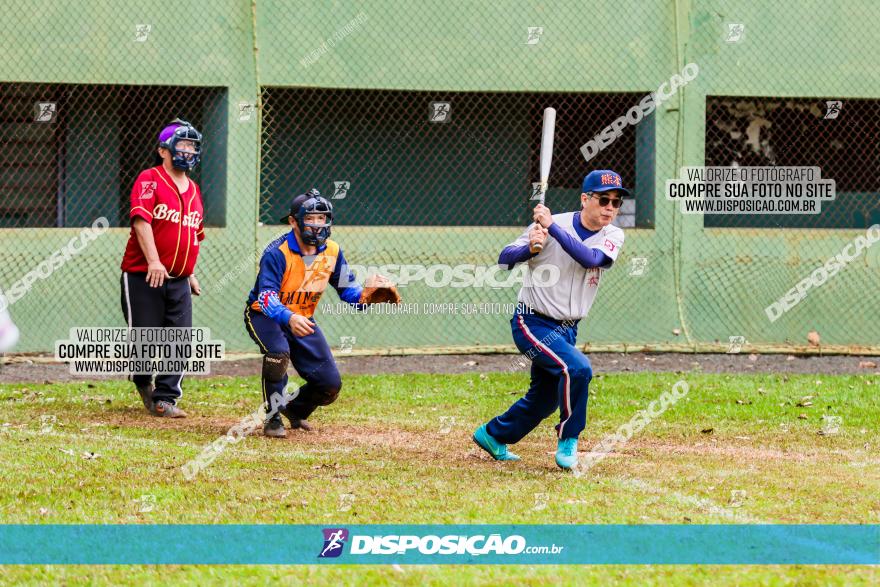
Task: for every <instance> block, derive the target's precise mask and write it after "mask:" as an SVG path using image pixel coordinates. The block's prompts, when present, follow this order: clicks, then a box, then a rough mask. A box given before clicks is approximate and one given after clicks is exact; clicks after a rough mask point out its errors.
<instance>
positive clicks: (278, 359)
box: [263, 353, 290, 381]
mask: <svg viewBox="0 0 880 587" xmlns="http://www.w3.org/2000/svg"><path fill="white" fill-rule="evenodd" d="M289 364H290V355H289V354H287V353H266V354H265V355H263V379H265V380H266V381H281V380H282V379H284V376H285V375H286V374H287V366H288V365H289Z"/></svg>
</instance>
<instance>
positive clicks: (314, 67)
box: [0, 0, 880, 351]
mask: <svg viewBox="0 0 880 587" xmlns="http://www.w3.org/2000/svg"><path fill="white" fill-rule="evenodd" d="M0 7H2V8H4V10H3V13H4V15H5V17H4V18H3V19H2V20H0V39H2V41H0V42H2V45H3V51H2V53H0V82H40V83H78V84H144V85H153V84H156V85H190V86H202V87H208V86H209V87H220V88H225V89H226V93H225V100H226V101H227V102H226V104H214V105H213V109H212V110H211V127H212V128H213V129H214V131H213V132H214V135H215V136H214V137H211V138H209V141H216V142H215V143H209V146H210V147H211V148H218V147H221V146H222V148H223V149H225V165H219V164H214V165H213V166H212V169H211V172H212V173H216V174H222V176H223V181H222V184H223V190H222V191H223V192H225V196H224V197H223V200H222V202H221V201H211V202H208V203H207V207H209V208H210V209H212V210H213V212H212V214H214V215H218V214H219V215H220V216H221V217H222V216H224V215H225V219H224V220H225V222H224V223H218V225H219V226H220V227H218V228H212V229H210V230H209V231H208V238H207V240H206V241H205V243H204V247H203V249H202V252H201V257H200V261H199V267H198V273H199V275H200V278H201V280H202V284H203V285H204V286H205V295H204V296H203V297H202V298H201V299H198V300H196V302H195V321H196V323H197V324H201V325H205V326H209V327H211V328H212V329H213V330H214V331H215V333H216V334H215V335H216V336H219V337H221V338H224V339H225V340H226V341H227V349H230V350H245V349H248V350H249V349H251V348H252V345H251V343H250V341H249V339H248V338H247V337H246V335H245V333H244V330H243V328H242V326H241V318H240V315H241V310H242V306H243V299H244V296H245V295H246V292H247V290H248V289H249V288H250V287H251V285H252V283H253V277H254V268H253V264H252V262H250V261H249V260H248V259H249V258H252V255H253V253H254V251H255V250H256V249H257V247H258V246H259V244H260V243H263V242H265V241H266V240H268V238H269V236H270V235H271V234H272V233H273V232H274V231H275V230H276V227H269V226H258V222H259V187H260V185H259V164H258V162H259V161H260V141H259V137H260V123H261V121H260V120H259V118H254V119H251V120H250V121H240V120H239V117H238V103H239V102H250V103H257V102H258V95H259V88H260V87H265V86H281V87H326V88H360V89H401V90H424V91H430V90H445V91H493V92H496V91H497V92H501V91H509V92H524V91H528V92H535V91H538V92H559V91H565V92H645V93H647V92H648V91H651V90H653V89H655V88H656V87H657V86H658V85H659V84H660V83H661V82H663V81H665V80H668V79H669V77H670V76H671V75H672V74H673V73H675V72H676V71H679V70H680V69H681V67H682V66H683V65H684V64H685V63H687V62H690V61H694V62H696V63H698V65H699V66H700V72H701V73H700V76H699V77H698V78H697V79H696V80H695V81H694V82H692V83H691V84H690V85H689V86H687V88H686V89H685V90H684V91H682V92H681V94H680V99H675V100H670V101H669V102H667V103H665V104H664V105H663V107H661V108H660V110H659V111H658V112H657V113H656V115H655V116H654V117H653V120H652V123H653V128H652V129H651V130H650V134H652V135H653V137H650V136H649V137H648V139H650V138H653V144H654V146H653V153H652V157H653V161H654V169H653V173H648V172H646V171H644V170H641V171H640V172H639V182H640V183H641V184H642V185H644V184H646V183H648V182H650V181H653V182H654V189H653V195H650V194H645V193H643V194H641V195H640V197H642V198H648V199H649V200H653V201H649V203H648V206H652V207H653V219H654V225H653V226H654V227H653V228H650V229H648V228H645V229H635V230H629V231H627V240H626V245H625V247H624V251H623V256H622V257H621V259H620V261H619V264H620V266H619V267H617V268H616V269H615V270H614V271H612V272H610V273H609V274H608V279H607V281H606V282H604V283H603V286H602V293H601V294H600V296H599V301H598V302H597V305H596V307H595V308H594V310H593V313H592V314H591V315H590V317H589V319H588V320H587V321H586V322H585V323H584V325H583V327H582V328H581V339H582V340H583V341H585V342H594V343H597V344H598V343H649V344H654V345H658V346H663V345H667V346H668V345H678V344H698V343H713V342H716V341H719V342H721V343H724V342H726V341H727V339H728V337H729V336H736V335H741V336H745V337H746V339H747V340H748V341H749V342H754V343H762V344H766V345H773V344H800V343H802V342H803V340H804V337H805V335H806V332H807V331H808V330H811V329H814V328H815V329H817V330H819V332H820V333H821V334H822V339H823V343H825V344H834V345H865V346H872V347H875V348H876V347H877V346H878V321H877V319H876V316H877V315H878V314H880V296H877V295H876V293H875V292H876V283H877V268H878V266H880V258H878V256H880V253H878V251H874V250H872V251H870V252H869V254H868V255H866V256H863V257H862V258H860V259H859V260H857V261H856V262H855V263H853V264H851V265H850V266H849V267H847V268H846V269H845V270H844V271H843V272H841V274H840V275H838V276H837V277H835V279H834V280H833V281H832V282H829V283H828V284H827V285H826V286H824V287H823V288H820V289H818V290H815V291H814V292H812V293H811V294H810V296H809V297H808V298H807V300H805V301H804V302H803V303H801V304H800V305H799V306H797V307H796V308H795V309H793V310H792V311H790V312H788V313H787V314H786V315H785V316H784V317H782V318H781V319H780V320H778V321H777V322H775V323H772V324H771V323H770V322H769V321H768V320H767V319H766V317H765V315H764V310H763V309H764V307H765V306H766V305H768V304H769V303H770V302H772V301H774V300H775V299H777V298H779V297H780V296H781V295H782V294H784V293H785V291H786V290H788V289H789V288H790V287H792V286H793V285H794V284H795V283H797V282H798V281H799V280H800V279H802V278H803V277H805V276H806V275H808V274H809V273H810V272H811V271H812V270H813V269H815V268H816V267H818V266H819V265H820V264H821V263H822V262H823V261H824V260H825V259H826V258H827V257H829V256H831V255H833V254H834V253H836V252H838V251H840V250H841V249H842V248H843V247H844V245H846V244H847V243H848V242H850V241H851V240H852V239H853V238H854V237H855V236H856V235H857V234H859V233H860V231H857V230H848V229H838V230H832V229H822V230H816V229H784V230H780V229H772V228H768V229H729V228H704V226H703V221H702V219H701V218H699V217H697V216H682V215H681V214H679V213H678V212H677V211H676V210H675V209H674V207H673V205H672V204H670V203H669V202H667V201H666V200H665V199H664V198H663V186H664V183H665V180H666V179H667V178H670V177H675V176H676V175H677V169H678V168H679V167H680V166H682V165H701V164H702V163H703V152H704V144H703V143H704V136H705V101H706V96H711V95H732V96H792V97H817V98H828V99H835V98H836V99H844V100H845V99H847V98H874V99H877V98H880V69H878V68H877V67H876V65H875V63H874V60H873V59H872V58H871V56H873V55H877V54H880V36H878V35H877V34H876V31H877V30H878V27H880V8H878V6H877V4H876V2H874V1H873V0H853V1H851V2H846V3H844V2H840V3H829V2H827V0H822V1H820V0H805V1H796V0H782V1H779V2H773V3H769V4H768V3H765V2H758V1H754V0H749V1H746V0H742V1H733V0H731V1H726V2H725V1H714V2H712V1H701V0H692V1H687V0H681V1H678V2H673V1H671V0H665V1H660V0H615V1H613V2H611V1H605V0H602V1H595V2H580V3H575V2H571V3H546V2H537V1H536V2H525V1H511V2H503V3H500V4H497V5H490V3H486V2H476V1H475V2H464V1H454V2H449V1H445V2H439V1H437V2H433V1H432V2H421V3H417V4H400V3H398V2H391V1H388V0H369V1H364V2H358V3H353V2H334V3H311V2H295V3H291V2H282V1H280V0H255V2H254V3H253V4H252V3H250V2H243V1H232V0H221V1H219V2H218V1H213V2H207V1H205V0H192V1H191V2H187V3H182V4H180V3H179V4H175V5H174V6H173V8H170V7H169V5H168V4H167V3H160V2H156V1H153V0H139V1H138V2H130V3H126V2H119V3H113V4H112V5H111V4H110V3H105V4H97V3H94V4H92V3H80V2H77V3H73V2H57V1H56V2H50V1H48V0H40V1H32V0H31V1H29V2H27V3H25V2H23V1H12V0H5V2H2V3H0ZM361 14H362V15H363V16H361V17H360V21H359V22H360V24H359V25H358V26H357V27H356V28H354V29H353V30H351V31H350V32H349V33H348V34H346V35H345V36H344V37H343V38H340V39H338V40H337V41H335V42H334V46H333V47H332V48H330V49H329V50H328V51H327V52H326V53H324V54H322V55H321V56H320V57H319V58H318V59H317V60H316V61H315V62H314V63H312V64H311V65H309V66H308V67H306V66H304V65H303V64H302V62H301V60H302V59H303V58H304V57H306V56H307V55H309V53H310V52H312V51H314V50H316V49H317V48H319V47H320V46H321V43H322V42H325V40H326V39H328V38H332V37H333V35H334V33H335V32H336V31H338V30H340V29H341V28H342V27H344V26H345V25H346V23H350V22H352V20H353V19H355V18H358V15H361ZM727 22H742V23H745V25H746V36H745V39H744V40H743V42H741V43H737V44H729V43H726V42H725V41H724V26H725V23H727ZM140 23H149V24H152V27H153V28H152V32H151V33H150V36H149V39H148V40H147V41H146V42H144V43H137V42H134V40H133V39H134V30H135V25H136V24H140ZM529 26H542V27H544V34H543V35H542V37H541V40H540V42H539V43H538V44H537V45H533V46H530V45H526V44H525V40H526V28H527V27H529ZM255 42H256V46H257V48H258V51H257V52H256V53H255V51H254V45H255ZM512 124H514V123H513V122H512ZM76 128H78V129H79V131H80V132H88V129H87V128H82V127H81V126H76ZM587 138H589V137H585V141H586V139H587ZM644 140H646V139H645V131H644V130H642V131H641V134H640V137H639V141H640V143H639V144H640V145H641V146H640V149H644V148H645V147H644V144H643V143H642V141H644ZM585 170H586V168H585ZM203 172H204V170H203ZM96 176H97V177H100V178H101V179H100V181H101V182H103V183H102V185H103V186H104V187H103V188H102V189H105V190H107V192H108V193H109V192H113V190H114V189H115V188H114V186H113V184H112V179H111V178H112V173H109V172H107V170H104V169H100V168H98V169H96ZM332 180H333V178H326V183H327V184H329V183H330V182H331V181H332ZM99 201H104V200H99ZM523 205H524V206H525V202H523ZM562 205H563V204H560V206H562ZM575 205H576V204H575V203H574V202H572V203H571V206H572V207H573V206H575ZM93 212H94V211H93V210H83V211H81V216H80V217H81V218H88V217H89V216H90V215H91V214H92V213H93ZM112 213H114V212H113V210H108V211H107V215H108V216H109V215H110V214H112ZM78 230H79V229H14V228H3V229H0V267H2V269H0V286H3V287H8V285H9V284H10V283H12V282H13V281H15V280H16V279H18V278H20V277H21V276H22V275H23V274H24V273H25V272H27V271H28V270H29V269H30V268H31V267H33V266H35V265H36V264H37V263H39V261H40V260H41V259H43V258H45V257H46V256H48V255H49V254H51V253H52V252H53V251H55V250H57V249H59V248H60V247H61V246H63V245H64V243H66V242H67V241H68V240H69V239H70V238H71V237H72V236H74V235H76V234H77V232H78ZM519 230H520V228H519V227H507V228H505V227H491V228H489V227H487V228H479V227H468V228H467V229H463V228H455V227H452V228H450V227H420V228H418V229H408V228H406V227H377V228H371V227H363V226H358V227H345V226H340V227H339V228H338V229H335V234H336V235H337V236H338V239H339V240H340V242H342V244H343V247H344V248H345V250H346V253H347V254H348V255H349V257H350V258H351V260H352V262H355V263H364V264H368V263H380V262H381V263H388V262H392V261H396V262H401V263H418V262H430V263H439V262H448V263H452V264H455V263H461V262H474V263H476V262H479V263H492V262H494V260H495V258H496V255H497V252H498V249H499V247H501V246H503V245H504V244H505V243H506V242H508V241H510V240H512V239H513V238H514V237H515V236H516V234H517V233H518V231H519ZM126 238H127V231H126V230H125V229H118V228H117V229H111V230H110V231H109V233H108V234H105V235H104V236H102V237H101V238H99V239H98V240H97V241H96V242H94V243H93V244H92V245H91V246H90V247H89V248H88V249H87V250H86V251H85V252H84V253H83V254H81V255H80V256H79V257H77V259H76V260H75V261H72V262H70V263H68V264H67V265H65V266H64V267H62V268H61V269H59V270H58V271H56V272H55V273H53V274H52V276H51V277H50V278H48V279H46V280H42V281H39V282H38V283H37V284H36V285H35V286H34V287H33V288H32V289H31V291H30V292H29V294H28V295H27V296H25V297H24V298H23V299H22V300H20V301H19V302H17V303H16V304H15V305H14V306H13V307H12V308H11V312H12V314H13V316H14V318H15V320H16V321H17V322H18V323H19V325H20V326H21V328H22V332H23V336H22V341H21V343H20V345H19V350H22V351H36V350H48V349H51V347H52V343H53V341H54V340H55V339H57V338H59V337H62V336H65V335H66V333H67V330H68V328H69V327H70V326H73V325H121V324H122V317H121V313H120V309H119V290H118V280H119V269H118V265H119V260H120V258H121V254H122V250H123V247H124V243H125V240H126ZM633 257H644V258H646V259H648V263H649V264H648V269H647V271H646V272H645V274H643V275H638V276H634V275H630V274H629V272H628V271H627V263H628V261H629V260H630V259H631V258H633ZM242 266H244V267H245V268H244V269H241V270H236V267H242ZM224 276H226V278H225V279H226V281H222V280H223V279H224ZM405 295H406V296H407V298H408V299H410V300H414V301H419V302H437V303H449V302H455V301H469V302H474V301H481V302H490V301H513V299H514V297H515V289H510V290H492V291H488V292H486V291H480V292H474V291H464V290H449V291H437V290H430V289H429V288H424V287H421V288H420V287H418V286H412V288H408V289H407V290H406V291H405ZM327 297H328V300H329V301H335V297H334V295H333V294H332V293H328V295H327ZM321 323H322V325H323V326H324V328H325V330H326V331H327V332H328V335H329V336H330V338H331V339H333V340H331V343H333V344H334V345H335V344H337V343H338V340H337V339H338V337H339V336H356V338H357V346H358V347H362V348H363V347H383V348H394V347H413V346H430V347H441V346H442V347H450V346H474V345H483V346H493V345H503V344H509V326H508V324H507V318H506V317H504V316H482V317H470V318H459V319H457V320H451V319H450V318H449V316H436V315H435V316H402V317H401V316H398V317H375V316H360V317H357V316H343V317H337V316H322V317H321ZM674 329H679V331H680V334H677V335H676V334H674V333H673V330H674Z"/></svg>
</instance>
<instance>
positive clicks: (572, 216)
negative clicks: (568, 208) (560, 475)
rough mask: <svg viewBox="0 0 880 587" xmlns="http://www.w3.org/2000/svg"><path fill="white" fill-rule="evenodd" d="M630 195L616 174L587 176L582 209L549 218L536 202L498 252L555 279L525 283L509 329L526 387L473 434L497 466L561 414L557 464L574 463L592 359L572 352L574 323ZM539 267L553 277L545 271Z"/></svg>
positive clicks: (587, 302)
mask: <svg viewBox="0 0 880 587" xmlns="http://www.w3.org/2000/svg"><path fill="white" fill-rule="evenodd" d="M629 195H630V193H629V190H627V189H626V188H624V187H623V182H622V180H621V179H620V175H618V174H617V173H615V172H614V171H610V170H598V171H593V172H591V173H589V174H588V175H587V176H586V177H585V178H584V183H583V190H582V193H581V198H580V199H581V202H580V203H581V209H580V210H578V211H577V212H567V213H564V214H551V213H550V210H549V209H548V208H547V207H546V206H544V205H543V204H539V205H538V206H536V207H535V210H534V220H535V224H534V225H533V226H532V227H530V228H529V229H527V230H526V231H525V232H524V233H523V234H522V235H520V237H519V238H518V239H517V240H515V241H514V242H512V243H511V244H509V245H507V247H505V248H504V250H503V251H501V255H500V256H499V258H498V263H499V264H501V265H504V266H506V267H507V268H508V269H512V268H513V267H514V266H515V265H516V264H517V263H527V264H528V267H529V273H530V274H537V273H538V272H541V274H542V275H546V274H548V273H552V274H553V275H558V279H557V280H556V282H555V283H553V284H552V285H548V284H547V283H546V282H545V281H543V280H542V281H538V280H537V279H535V280H526V285H524V286H523V287H522V289H520V292H519V298H518V299H519V304H518V309H517V312H516V313H515V314H514V315H513V319H512V320H511V328H512V331H513V340H514V342H515V343H516V346H517V348H518V349H519V350H520V351H521V352H522V353H523V354H524V355H525V356H526V357H527V358H529V359H531V361H532V372H531V375H532V379H531V386H530V387H529V390H528V392H527V393H526V395H525V396H523V397H522V398H521V399H520V400H518V401H517V402H516V403H514V404H513V405H512V406H511V407H510V408H509V409H508V410H507V411H506V412H505V413H504V414H502V415H500V416H498V417H496V418H493V419H492V420H490V421H489V422H487V423H486V424H484V425H482V426H480V427H479V428H477V430H476V431H475V432H474V441H475V442H476V443H477V444H478V445H479V446H480V447H481V448H483V449H484V450H485V451H486V452H488V453H489V454H490V455H492V457H493V458H495V459H496V460H503V461H511V460H519V457H517V456H516V455H514V454H513V453H511V452H510V451H508V449H507V445H508V444H514V443H516V442H518V441H519V440H521V439H522V438H523V437H524V436H525V435H526V434H528V433H529V432H531V431H532V430H533V429H534V428H535V427H536V426H537V425H538V424H539V423H540V422H541V421H542V420H543V419H544V418H547V417H548V416H550V415H551V414H553V413H554V412H555V411H556V410H557V409H558V410H559V424H557V425H556V432H557V440H558V442H557V451H556V464H557V465H559V466H560V467H561V468H563V469H571V468H572V467H574V466H575V465H576V464H577V441H578V436H579V435H580V433H581V432H582V431H583V429H584V427H585V426H586V421H587V398H588V396H589V385H590V380H591V379H592V377H593V370H592V367H591V366H590V360H589V359H588V358H587V357H586V355H584V354H583V353H582V352H581V351H580V350H578V349H577V346H576V342H577V325H578V322H579V321H580V319H581V318H584V317H585V316H586V315H587V313H589V311H590V307H592V305H593V301H594V300H595V299H596V293H597V291H598V290H599V283H600V281H601V279H602V274H603V273H604V272H605V271H607V270H608V269H609V268H611V266H612V265H613V264H614V262H615V260H617V256H618V255H619V254H620V249H621V248H622V247H623V238H624V237H623V231H622V230H621V229H620V228H617V227H616V226H612V225H611V222H612V221H613V220H614V219H615V218H616V217H617V212H618V210H619V209H620V206H621V203H622V201H623V200H622V198H624V197H625V196H629ZM536 243H540V244H542V245H543V250H541V251H540V252H539V253H535V252H533V251H532V249H533V245H535V244H536ZM542 267H549V268H551V269H553V271H552V272H542V271H541V268H542Z"/></svg>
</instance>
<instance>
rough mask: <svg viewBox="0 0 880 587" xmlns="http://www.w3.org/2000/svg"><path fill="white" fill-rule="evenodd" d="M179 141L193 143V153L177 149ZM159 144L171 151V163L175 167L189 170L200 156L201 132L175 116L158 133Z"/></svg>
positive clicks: (196, 163) (197, 161)
mask: <svg viewBox="0 0 880 587" xmlns="http://www.w3.org/2000/svg"><path fill="white" fill-rule="evenodd" d="M179 141H192V142H193V144H194V145H195V153H190V152H187V151H178V150H177V143H178V142H179ZM159 146H160V147H164V148H165V149H168V150H169V151H171V165H172V166H174V167H175V168H176V169H182V170H184V171H190V170H192V169H193V168H195V166H196V165H198V164H199V159H200V158H201V156H202V133H200V132H199V131H197V130H196V129H195V127H194V126H193V125H191V124H190V123H188V122H187V121H185V120H181V119H180V118H175V119H174V120H172V121H171V124H170V125H168V126H166V127H165V128H163V129H162V132H160V133H159Z"/></svg>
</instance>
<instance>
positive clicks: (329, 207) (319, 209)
mask: <svg viewBox="0 0 880 587" xmlns="http://www.w3.org/2000/svg"><path fill="white" fill-rule="evenodd" d="M307 214H325V215H326V216H327V222H326V224H306V215H307ZM289 215H290V216H293V218H294V219H295V220H296V225H297V226H299V234H300V237H301V238H302V239H303V242H305V243H306V244H309V245H317V246H321V245H323V244H324V243H325V242H326V241H327V239H328V238H330V227H331V225H332V224H333V204H331V203H330V202H329V201H328V200H327V199H326V198H324V197H323V196H322V195H321V192H319V191H318V190H317V189H315V188H312V189H310V190H309V191H307V192H306V193H304V194H300V195H298V196H297V197H295V198H294V199H293V202H291V204H290V214H289ZM281 222H287V217H284V218H282V219H281ZM307 229H308V230H307Z"/></svg>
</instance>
